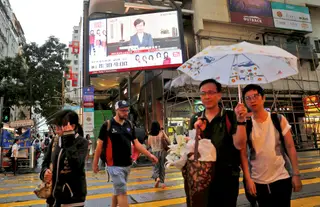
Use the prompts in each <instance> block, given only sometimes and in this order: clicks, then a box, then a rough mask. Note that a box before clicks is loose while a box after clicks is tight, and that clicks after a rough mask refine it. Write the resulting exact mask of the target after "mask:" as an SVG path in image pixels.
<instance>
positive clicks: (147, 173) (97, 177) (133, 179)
mask: <svg viewBox="0 0 320 207" xmlns="http://www.w3.org/2000/svg"><path fill="white" fill-rule="evenodd" d="M301 160H304V161H305V162H301V163H299V166H307V165H315V164H320V161H319V159H316V158H312V157H310V158H302V159H301V158H300V159H299V161H301ZM310 167H311V166H310ZM151 171H152V167H139V168H132V170H131V176H130V177H129V182H128V184H127V185H128V186H136V185H146V184H153V183H154V180H152V179H151ZM167 172H169V173H166V176H167V179H166V181H167V182H174V181H181V180H183V178H182V176H181V172H180V171H178V170H177V169H175V168H173V167H172V168H170V169H168V170H167ZM312 172H320V168H319V167H316V166H313V168H308V169H304V170H300V173H301V174H306V173H312ZM136 173H137V174H136ZM38 176H39V174H31V175H30V174H29V175H27V176H24V177H11V178H14V179H12V180H11V179H10V176H9V180H3V181H2V182H5V183H8V184H9V185H10V184H15V183H17V184H21V182H24V181H30V182H31V183H33V182H37V183H36V184H38V183H40V180H39V177H38ZM170 176H179V177H170ZM17 178H18V179H17ZM87 178H89V179H90V180H87V183H94V184H97V183H106V179H104V178H106V174H105V171H104V170H102V171H100V173H98V174H94V173H93V172H92V171H87ZM142 178H150V180H144V181H137V180H139V179H142ZM101 179H102V180H101ZM239 180H240V181H242V177H240V179H239ZM180 183H181V182H180ZM302 183H303V185H309V184H314V183H320V178H312V179H305V180H302ZM25 184H26V182H25ZM174 184H176V185H173V186H168V187H166V188H165V189H161V188H145V189H137V190H129V191H128V195H135V194H144V193H156V192H161V191H169V190H178V189H183V188H184V185H183V184H179V182H178V183H174ZM35 187H36V186H35V185H32V184H31V185H27V186H15V187H10V186H8V187H6V188H0V191H7V192H8V191H10V190H18V189H32V188H33V189H34V188H35ZM112 187H113V186H112V184H107V185H97V186H88V190H89V191H92V190H99V189H110V188H112ZM144 187H147V186H144ZM0 193H1V192H0ZM243 193H244V189H243V188H242V189H239V194H243ZM30 195H34V193H33V192H17V193H8V194H5V193H1V194H0V198H7V197H23V196H30ZM111 196H112V193H102V194H101V193H99V194H94V195H88V196H87V200H95V199H101V198H109V197H111ZM308 199H311V197H310V198H301V199H296V200H293V201H292V207H298V205H299V206H302V205H303V206H304V207H311V205H306V202H307V203H308V204H309V203H310V202H311V203H312V202H313V203H314V204H319V203H320V196H316V197H312V199H311V200H310V202H309V200H308ZM299 202H300V203H299ZM183 203H185V198H184V197H182V198H173V199H167V200H161V201H152V202H145V203H141V204H132V205H130V207H140V206H141V207H142V206H148V207H149V206H150V207H153V206H155V207H158V206H168V205H174V204H183ZM41 204H45V201H44V200H29V201H21V202H20V201H19V202H10V203H3V204H0V207H4V206H9V207H11V206H12V207H14V206H32V205H41ZM300 204H301V205H300ZM312 206H314V205H312Z"/></svg>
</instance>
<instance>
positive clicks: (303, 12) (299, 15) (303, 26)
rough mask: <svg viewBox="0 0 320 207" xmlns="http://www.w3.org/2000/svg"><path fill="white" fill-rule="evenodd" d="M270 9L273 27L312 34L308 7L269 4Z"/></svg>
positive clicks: (276, 3) (278, 3)
mask: <svg viewBox="0 0 320 207" xmlns="http://www.w3.org/2000/svg"><path fill="white" fill-rule="evenodd" d="M271 8H272V14H273V20H274V26H275V27H277V28H282V29H290V30H299V31H306V32H312V25H311V18H310V13H309V9H308V7H304V6H297V5H291V4H283V3H280V2H271Z"/></svg>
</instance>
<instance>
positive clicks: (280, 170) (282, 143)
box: [242, 84, 302, 207]
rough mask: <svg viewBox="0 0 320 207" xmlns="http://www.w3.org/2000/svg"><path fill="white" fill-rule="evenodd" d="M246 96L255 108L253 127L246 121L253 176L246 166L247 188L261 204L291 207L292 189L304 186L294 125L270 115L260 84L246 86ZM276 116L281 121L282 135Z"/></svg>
mask: <svg viewBox="0 0 320 207" xmlns="http://www.w3.org/2000/svg"><path fill="white" fill-rule="evenodd" d="M243 96H244V100H245V103H246V105H247V107H248V108H249V109H250V110H251V111H252V117H251V121H250V127H251V128H250V129H248V127H249V122H247V133H248V146H249V164H250V174H251V176H250V175H249V171H248V168H249V166H244V175H245V180H246V187H247V191H248V192H249V193H250V194H251V195H253V196H256V198H257V201H258V204H259V207H270V206H275V207H277V206H279V207H280V206H281V207H289V206H290V200H291V194H292V190H293V191H294V192H298V191H300V190H301V189H302V183H301V180H300V174H299V168H298V159H297V152H296V149H295V145H294V141H293V138H292V134H291V131H290V129H291V126H290V125H289V123H288V121H287V119H286V118H285V117H284V116H282V115H271V113H269V112H267V111H266V110H265V108H264V102H265V100H266V97H265V95H264V91H263V89H262V87H261V86H259V85H255V84H250V85H247V86H246V87H245V88H244V89H243ZM274 119H275V120H277V119H278V120H279V122H278V129H279V128H281V133H282V136H281V135H280V133H279V132H278V129H277V128H276V124H275V121H273V120H274ZM279 130H280V129H279ZM250 131H251V132H250ZM242 156H245V157H247V156H246V155H242ZM290 164H291V166H290ZM288 165H289V167H287V166H288Z"/></svg>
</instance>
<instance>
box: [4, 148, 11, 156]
mask: <svg viewBox="0 0 320 207" xmlns="http://www.w3.org/2000/svg"><path fill="white" fill-rule="evenodd" d="M11 154H12V146H11V147H10V149H9V150H8V152H7V153H6V154H5V156H6V157H11Z"/></svg>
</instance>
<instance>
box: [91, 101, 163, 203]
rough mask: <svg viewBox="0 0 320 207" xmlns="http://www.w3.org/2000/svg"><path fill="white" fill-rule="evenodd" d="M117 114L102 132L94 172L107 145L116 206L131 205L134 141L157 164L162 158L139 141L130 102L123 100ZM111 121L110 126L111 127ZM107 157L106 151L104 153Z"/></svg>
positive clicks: (102, 128) (117, 107)
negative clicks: (129, 117) (129, 178)
mask: <svg viewBox="0 0 320 207" xmlns="http://www.w3.org/2000/svg"><path fill="white" fill-rule="evenodd" d="M115 110H116V115H115V116H114V117H113V118H112V119H111V120H110V121H107V122H105V123H104V124H103V125H102V127H101V129H100V134H99V139H98V142H97V148H96V152H95V154H94V160H93V166H92V168H93V171H94V172H95V173H97V172H99V168H98V161H99V157H100V154H101V152H102V151H103V148H106V149H105V150H106V153H105V157H104V160H105V161H106V164H107V166H108V173H109V174H110V176H111V178H112V181H113V188H114V195H113V196H112V207H116V206H117V205H119V206H121V207H127V206H129V204H128V198H127V180H128V175H129V173H130V166H131V165H132V159H131V143H133V145H134V147H135V148H136V149H137V150H138V151H139V152H141V153H143V154H145V155H146V156H147V157H149V159H150V160H151V161H152V162H153V163H157V162H158V159H157V158H156V157H155V156H154V155H152V154H151V153H150V152H149V151H148V150H146V149H145V148H144V147H143V146H142V145H141V144H140V142H139V141H138V139H137V138H136V135H135V131H134V127H133V126H132V124H131V123H130V121H129V120H128V116H129V104H128V102H127V101H124V100H121V101H118V102H116V104H115ZM109 124H110V126H108V125H109ZM103 156H104V153H103Z"/></svg>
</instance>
